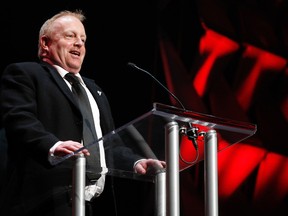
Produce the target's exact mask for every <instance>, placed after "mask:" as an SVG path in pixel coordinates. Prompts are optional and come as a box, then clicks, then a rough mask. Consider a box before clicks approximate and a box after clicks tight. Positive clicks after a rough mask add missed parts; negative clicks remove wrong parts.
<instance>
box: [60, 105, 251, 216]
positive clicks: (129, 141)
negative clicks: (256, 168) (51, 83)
mask: <svg viewBox="0 0 288 216" xmlns="http://www.w3.org/2000/svg"><path fill="white" fill-rule="evenodd" d="M255 132H256V125H254V124H251V123H246V122H239V121H234V120H231V119H223V118H219V117H215V116H211V115H206V114H201V113H197V112H192V111H189V110H183V109H179V108H176V107H173V106H168V105H164V104H160V103H154V104H153V108H152V110H151V111H149V112H147V113H145V114H143V115H142V116H140V117H139V118H136V119H135V120H133V121H131V122H129V123H127V124H126V125H124V126H122V127H120V128H117V129H116V130H114V131H112V132H110V133H109V134H106V135H105V136H103V137H102V138H100V139H99V140H98V141H95V142H94V143H91V144H90V145H89V146H91V145H98V144H100V145H103V147H104V149H105V156H106V166H107V167H103V168H102V171H99V173H100V172H101V174H102V175H111V176H117V177H120V178H130V179H135V180H141V181H151V182H154V183H155V196H156V199H155V200H156V203H155V209H156V215H157V216H179V214H180V210H179V206H180V204H179V202H180V201H179V200H180V199H179V172H180V171H182V170H184V169H187V168H189V167H191V166H193V165H194V164H197V163H198V162H200V161H202V160H204V169H205V170H204V174H205V176H204V180H205V215H206V216H217V215H218V170H217V164H218V163H217V152H219V151H223V150H224V149H226V148H228V147H229V146H231V145H233V144H235V143H238V142H240V141H242V140H244V139H247V138H248V137H250V136H252V135H253V134H255ZM89 146H88V147H85V148H88V149H89ZM80 150H81V149H79V151H80ZM79 151H76V152H75V154H73V155H72V154H71V155H68V156H66V157H63V158H61V159H59V161H57V162H56V164H57V163H61V162H62V161H64V160H67V159H68V158H72V157H73V158H75V168H74V176H73V178H74V181H73V182H74V185H73V187H74V190H73V191H74V195H73V197H74V201H73V205H74V210H73V215H75V216H84V215H85V200H84V187H85V171H86V170H85V164H86V162H85V158H84V157H83V155H81V154H77V152H79ZM135 155H137V156H140V157H143V158H154V159H159V160H163V161H166V168H165V169H160V168H158V167H151V168H150V169H149V171H148V173H147V174H145V175H140V174H136V173H134V172H133V170H132V167H131V164H133V161H132V162H131V159H132V158H133V157H134V156H135ZM132 156H133V157H132Z"/></svg>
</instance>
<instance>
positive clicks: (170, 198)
mask: <svg viewBox="0 0 288 216" xmlns="http://www.w3.org/2000/svg"><path fill="white" fill-rule="evenodd" d="M165 145H166V146H165V156H166V193H167V196H166V210H167V212H166V213H167V216H179V215H180V207H179V206H180V205H179V202H180V201H179V200H180V199H179V125H178V123H177V122H175V121H172V122H169V123H168V124H166V126H165Z"/></svg>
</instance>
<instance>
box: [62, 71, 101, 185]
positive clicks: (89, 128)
mask: <svg viewBox="0 0 288 216" xmlns="http://www.w3.org/2000/svg"><path fill="white" fill-rule="evenodd" d="M65 79H66V80H67V81H68V82H69V83H70V84H71V86H72V92H73V95H74V98H75V99H76V100H77V101H78V105H79V108H80V110H81V114H82V118H83V143H84V146H87V145H89V147H88V150H89V152H90V156H89V157H87V158H86V161H87V167H86V173H87V177H88V179H90V180H95V179H98V178H99V177H100V175H99V174H97V173H99V172H100V170H101V164H100V152H99V145H98V143H94V144H92V143H93V142H95V141H97V140H98V138H97V135H96V131H95V125H94V119H93V115H92V110H91V106H90V102H89V99H88V96H87V93H86V91H85V89H84V87H83V86H82V85H81V83H80V81H79V79H78V78H77V77H76V76H75V75H74V74H73V73H68V74H66V75H65ZM91 144H92V145H91Z"/></svg>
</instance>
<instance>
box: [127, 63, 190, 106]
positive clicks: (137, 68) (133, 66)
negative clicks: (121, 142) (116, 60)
mask: <svg viewBox="0 0 288 216" xmlns="http://www.w3.org/2000/svg"><path fill="white" fill-rule="evenodd" d="M128 66H130V67H132V68H134V69H136V70H139V71H142V72H144V73H146V74H148V75H149V76H150V77H152V78H153V79H154V80H155V81H156V82H157V83H158V84H160V85H161V86H162V88H164V89H165V90H166V91H167V92H168V93H169V94H170V95H171V96H172V97H173V98H174V99H175V100H176V101H177V102H178V103H179V104H180V106H181V107H182V109H183V110H184V111H185V110H186V108H185V107H184V105H183V104H182V103H181V101H180V100H179V99H178V98H177V97H176V96H175V95H174V94H173V93H172V92H171V91H169V89H168V88H167V87H166V86H165V85H163V84H162V83H161V82H160V81H159V80H158V79H156V77H154V76H153V75H152V74H151V73H149V72H148V71H146V70H144V69H142V68H140V67H138V66H137V65H136V64H134V63H131V62H128Z"/></svg>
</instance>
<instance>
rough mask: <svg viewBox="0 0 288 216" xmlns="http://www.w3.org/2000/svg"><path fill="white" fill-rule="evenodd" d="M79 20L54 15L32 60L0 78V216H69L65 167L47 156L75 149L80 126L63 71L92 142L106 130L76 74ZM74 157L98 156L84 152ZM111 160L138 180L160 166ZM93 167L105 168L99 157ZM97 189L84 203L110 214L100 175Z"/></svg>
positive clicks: (103, 108)
mask: <svg viewBox="0 0 288 216" xmlns="http://www.w3.org/2000/svg"><path fill="white" fill-rule="evenodd" d="M84 19H85V16H84V14H83V13H82V12H81V11H75V12H71V11H62V12H60V13H58V14H56V15H55V16H53V17H52V18H51V19H48V20H47V21H46V22H45V23H44V24H43V26H42V27H41V29H40V32H39V52H38V56H39V59H40V61H39V62H22V63H13V64H10V65H8V66H7V67H6V69H5V71H4V73H3V75H2V80H1V111H2V121H3V127H4V129H5V132H6V137H7V141H8V165H7V166H8V168H7V170H8V174H7V176H9V179H8V181H7V183H8V184H7V186H5V188H4V190H3V193H2V200H1V205H2V206H1V209H0V212H1V215H2V213H3V216H16V215H19V216H20V215H21V216H24V215H25V216H26V215H29V216H40V215H41V216H44V215H47V216H54V215H61V216H66V215H67V216H71V215H72V208H71V184H72V168H73V160H72V159H68V160H65V161H64V162H62V163H60V164H57V165H53V163H52V162H53V160H54V159H55V157H56V158H57V157H61V156H65V155H67V154H71V153H73V152H74V151H76V150H78V149H80V148H81V147H83V120H82V115H81V112H80V109H79V107H78V105H77V103H75V99H74V98H73V95H72V92H71V85H70V83H69V82H67V81H66V80H65V78H64V77H65V75H66V74H67V73H68V72H69V73H73V74H74V75H76V76H77V79H78V80H79V81H80V83H81V85H82V86H83V87H84V89H85V91H86V93H87V94H88V97H89V100H90V104H91V107H92V110H93V118H94V123H95V128H96V133H97V136H98V137H101V136H102V135H105V134H107V133H109V132H111V131H112V130H114V123H113V118H112V114H111V110H110V105H109V102H108V100H107V98H106V96H105V94H104V93H103V91H102V90H101V88H100V87H99V86H98V85H96V84H95V82H94V81H93V80H91V79H88V78H85V77H82V76H81V75H80V73H79V72H80V70H81V66H82V63H83V60H84V57H85V53H86V48H85V42H86V33H85V28H84V25H83V21H84ZM122 150H123V151H129V150H127V149H125V148H123V149H122ZM122 150H119V149H118V151H122ZM100 151H101V150H100ZM102 151H103V149H102ZM80 153H83V154H84V155H85V156H87V157H99V155H93V154H92V153H91V152H89V151H88V149H85V148H84V149H83V150H82V151H81V152H80ZM117 153H119V155H126V156H127V157H126V158H123V161H125V162H124V164H126V165H128V166H130V167H131V170H132V171H133V169H134V171H135V172H137V173H140V174H145V173H146V170H147V168H148V167H149V166H150V165H155V164H157V165H159V166H160V167H164V166H165V163H164V162H163V161H157V160H152V159H143V158H140V157H139V156H137V155H134V154H130V153H128V154H127V153H120V152H117ZM128 156H129V158H128ZM101 157H102V158H101ZM115 157H117V154H116V155H115ZM100 161H101V165H103V166H105V163H106V161H105V157H104V158H103V155H102V156H100ZM105 181H106V183H105ZM97 182H98V183H99V185H100V186H99V185H98V186H99V187H100V188H101V189H100V191H98V193H97V196H98V197H97V198H95V199H92V200H90V201H89V202H88V201H87V203H89V204H90V205H94V207H93V208H95V209H96V208H97V209H99V211H100V212H101V215H102V213H104V212H105V215H106V216H109V215H114V214H115V209H114V204H112V203H108V204H109V207H108V208H105V209H103V207H105V206H107V203H106V204H103V202H106V198H107V197H109V196H110V195H111V193H110V188H108V187H105V190H104V191H103V189H104V185H105V184H107V183H108V182H109V184H110V180H109V179H105V176H103V175H102V176H101V177H100V179H96V183H97ZM91 185H92V183H91ZM92 186H93V185H92ZM96 186H97V184H96ZM102 192H103V193H102ZM100 194H101V195H100ZM111 201H112V200H111ZM95 206H96V207H95ZM89 209H90V208H87V210H89ZM101 209H102V210H101ZM88 213H89V214H90V213H92V212H88V211H87V214H88Z"/></svg>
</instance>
